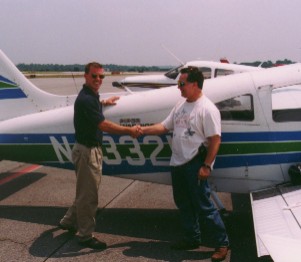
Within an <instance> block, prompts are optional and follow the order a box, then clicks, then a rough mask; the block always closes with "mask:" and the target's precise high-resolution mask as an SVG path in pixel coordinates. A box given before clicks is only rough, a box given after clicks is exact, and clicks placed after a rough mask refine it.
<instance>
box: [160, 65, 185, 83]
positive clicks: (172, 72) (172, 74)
mask: <svg viewBox="0 0 301 262" xmlns="http://www.w3.org/2000/svg"><path fill="white" fill-rule="evenodd" d="M182 67H183V65H180V66H178V67H176V68H173V69H171V70H169V71H168V72H167V73H165V74H164V75H165V76H166V77H168V78H170V79H174V80H175V79H176V78H177V76H178V75H179V73H180V71H181V69H182Z"/></svg>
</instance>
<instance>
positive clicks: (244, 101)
mask: <svg viewBox="0 0 301 262" xmlns="http://www.w3.org/2000/svg"><path fill="white" fill-rule="evenodd" d="M216 106H217V108H218V109H219V111H220V113H221V118H222V120H223V121H253V120H254V114H255V113H254V105H253V97H252V95H250V94H246V95H242V96H237V97H234V98H231V99H227V100H224V101H222V102H219V103H217V104H216Z"/></svg>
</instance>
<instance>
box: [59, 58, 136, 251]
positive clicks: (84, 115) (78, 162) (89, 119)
mask: <svg viewBox="0 0 301 262" xmlns="http://www.w3.org/2000/svg"><path fill="white" fill-rule="evenodd" d="M84 76H85V84H84V85H83V88H82V90H81V91H80V93H79V94H78V96H77V99H76V101H75V104H74V119H73V120H74V128H75V140H76V143H75V145H74V147H73V149H72V160H73V162H74V165H75V172H76V178H77V180H76V196H75V200H74V203H73V205H72V206H71V207H70V208H69V209H68V211H67V213H66V214H65V216H64V217H63V218H62V220H61V221H60V223H59V227H60V228H61V229H64V230H68V231H70V232H73V233H76V232H78V237H79V244H80V245H81V246H85V247H90V248H94V249H105V248H106V247H107V245H106V243H104V242H102V241H100V240H98V239H97V238H96V237H95V236H93V231H94V229H95V224H96V223H95V215H96V211H97V208H98V189H99V185H100V181H101V175H102V159H103V155H102V149H101V145H102V135H103V131H104V132H108V133H113V134H120V135H121V134H128V135H131V136H132V137H137V136H138V135H139V134H140V128H139V127H136V126H133V127H125V126H120V125H118V124H115V123H113V122H111V121H109V120H106V119H105V117H104V115H103V112H102V106H103V105H113V104H115V101H116V100H117V99H118V97H112V98H109V99H107V100H106V101H103V102H100V100H99V94H98V91H99V88H100V86H101V84H102V81H103V79H104V69H103V67H102V65H101V64H99V63H96V62H92V63H89V64H87V65H86V68H85V75H84Z"/></svg>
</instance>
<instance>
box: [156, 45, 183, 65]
mask: <svg viewBox="0 0 301 262" xmlns="http://www.w3.org/2000/svg"><path fill="white" fill-rule="evenodd" d="M161 46H162V47H163V48H164V49H165V50H166V51H167V52H168V53H169V54H170V55H171V56H172V57H173V58H175V59H176V60H177V61H178V62H180V64H181V65H184V64H185V63H184V62H183V61H182V60H181V59H180V58H178V57H177V56H176V55H175V54H174V53H173V52H171V51H170V50H169V49H168V48H167V47H166V46H165V45H163V44H161Z"/></svg>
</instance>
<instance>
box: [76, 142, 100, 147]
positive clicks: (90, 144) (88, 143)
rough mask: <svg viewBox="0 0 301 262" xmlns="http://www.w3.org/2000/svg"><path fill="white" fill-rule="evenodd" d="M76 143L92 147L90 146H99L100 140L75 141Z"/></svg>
mask: <svg viewBox="0 0 301 262" xmlns="http://www.w3.org/2000/svg"><path fill="white" fill-rule="evenodd" d="M77 143H79V144H81V145H84V146H86V147H89V148H92V147H100V146H101V143H100V142H91V141H77Z"/></svg>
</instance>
